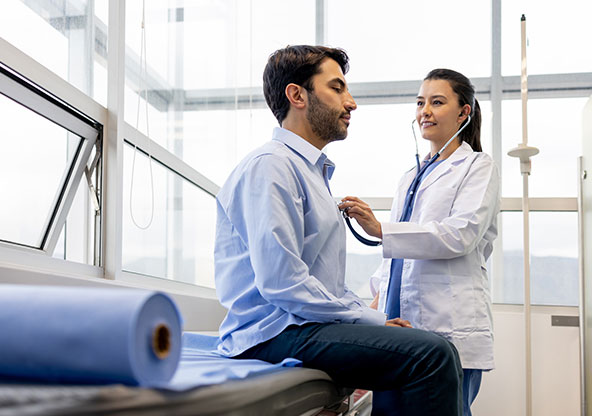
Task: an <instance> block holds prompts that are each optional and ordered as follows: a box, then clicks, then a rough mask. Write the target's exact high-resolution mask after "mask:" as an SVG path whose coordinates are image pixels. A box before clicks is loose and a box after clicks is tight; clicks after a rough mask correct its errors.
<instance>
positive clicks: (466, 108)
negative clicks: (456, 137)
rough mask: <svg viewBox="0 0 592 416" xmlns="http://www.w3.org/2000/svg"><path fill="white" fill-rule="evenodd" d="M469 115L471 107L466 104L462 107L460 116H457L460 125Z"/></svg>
mask: <svg viewBox="0 0 592 416" xmlns="http://www.w3.org/2000/svg"><path fill="white" fill-rule="evenodd" d="M469 114H471V106H470V105H468V104H465V105H463V107H462V110H461V112H460V114H459V115H458V117H459V121H460V122H461V123H462V122H463V121H465V119H466V118H467V117H468V116H469Z"/></svg>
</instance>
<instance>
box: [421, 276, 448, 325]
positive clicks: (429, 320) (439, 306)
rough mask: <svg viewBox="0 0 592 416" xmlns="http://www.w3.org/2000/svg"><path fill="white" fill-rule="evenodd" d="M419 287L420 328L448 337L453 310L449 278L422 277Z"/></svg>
mask: <svg viewBox="0 0 592 416" xmlns="http://www.w3.org/2000/svg"><path fill="white" fill-rule="evenodd" d="M419 286H420V291H419V292H420V302H419V308H420V311H421V314H420V327H421V328H422V329H426V330H428V331H433V332H436V333H438V334H441V335H445V336H446V335H450V334H451V333H452V330H453V326H452V324H453V322H452V311H453V310H454V305H453V296H452V288H451V287H450V277H448V276H443V275H422V276H421V278H420V281H419Z"/></svg>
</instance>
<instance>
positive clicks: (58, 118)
mask: <svg viewBox="0 0 592 416" xmlns="http://www.w3.org/2000/svg"><path fill="white" fill-rule="evenodd" d="M0 93H1V95H0V112H1V114H2V115H3V120H4V121H3V123H1V125H0V147H1V148H2V152H0V193H1V194H2V195H5V196H6V198H5V200H4V202H3V204H1V205H2V206H1V207H0V224H1V227H0V230H2V231H0V240H3V241H5V242H9V243H13V244H16V245H19V246H24V247H29V248H34V249H39V250H43V251H44V252H46V253H48V254H50V255H52V254H53V252H54V249H55V248H56V244H57V242H58V239H59V237H60V233H61V231H62V227H64V224H65V223H66V218H67V215H68V213H69V210H70V208H71V206H72V201H73V199H74V196H75V193H76V190H77V187H78V185H79V183H80V182H81V180H82V178H83V175H84V174H85V169H86V171H87V173H88V180H89V183H91V184H93V179H92V174H93V172H94V168H96V166H97V165H96V163H97V161H98V158H99V157H100V153H99V154H98V155H97V153H96V147H95V145H96V143H97V140H98V139H99V129H100V126H98V125H97V124H96V123H95V122H93V121H92V120H90V119H88V118H86V117H85V116H84V115H82V114H80V113H79V112H77V111H76V110H74V109H72V108H70V107H68V106H67V104H65V103H63V102H61V101H60V100H59V99H57V98H56V97H53V96H50V95H49V94H47V93H45V92H44V91H42V90H41V89H39V88H38V87H37V86H35V85H34V84H32V83H31V82H29V81H28V80H27V79H25V78H23V77H21V76H20V75H19V74H17V73H15V72H14V71H12V70H11V69H10V68H9V67H7V66H4V65H1V66H0ZM93 152H94V153H93ZM93 154H94V155H95V156H97V157H96V158H94V160H95V162H94V166H92V167H91V169H88V168H87V163H88V164H89V165H90V163H91V162H89V161H92V160H93V158H92V156H93ZM96 179H97V178H96V176H95V182H94V185H93V187H94V188H95V189H96V183H97V182H96ZM94 197H95V198H98V197H97V195H96V194H95V195H94ZM98 208H99V207H97V210H98ZM92 261H94V257H93V258H92Z"/></svg>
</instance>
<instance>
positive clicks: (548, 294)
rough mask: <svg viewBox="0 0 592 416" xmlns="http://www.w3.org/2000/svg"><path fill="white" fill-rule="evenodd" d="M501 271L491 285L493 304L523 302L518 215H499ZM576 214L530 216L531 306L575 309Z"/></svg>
mask: <svg viewBox="0 0 592 416" xmlns="http://www.w3.org/2000/svg"><path fill="white" fill-rule="evenodd" d="M499 218H500V220H501V224H502V227H501V232H502V245H503V269H502V271H501V273H496V279H495V280H494V281H493V300H494V302H496V303H513V304H522V303H523V302H524V248H523V216H522V212H503V213H502V214H501V215H500V217H499ZM577 220H578V219H577V213H575V212H531V213H530V217H529V221H530V282H531V283H530V286H531V303H532V304H533V305H563V306H576V305H578V303H579V301H578V298H579V294H578V293H579V292H578V258H577V256H578V246H577V244H578V242H577V230H578V228H577Z"/></svg>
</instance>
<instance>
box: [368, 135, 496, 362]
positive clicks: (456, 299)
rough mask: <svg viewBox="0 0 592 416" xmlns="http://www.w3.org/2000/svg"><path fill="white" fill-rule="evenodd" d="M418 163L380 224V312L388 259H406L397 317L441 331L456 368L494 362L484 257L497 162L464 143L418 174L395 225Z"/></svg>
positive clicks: (376, 284)
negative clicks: (406, 216) (406, 211)
mask: <svg viewBox="0 0 592 416" xmlns="http://www.w3.org/2000/svg"><path fill="white" fill-rule="evenodd" d="M416 170H417V168H414V169H412V170H410V171H409V172H407V173H406V174H405V175H404V176H403V178H402V179H401V181H400V182H399V186H398V189H397V193H396V194H395V197H394V200H393V207H392V209H391V221H390V222H388V223H382V224H381V225H382V246H383V258H384V259H383V261H382V264H381V266H380V267H379V269H378V270H377V271H376V273H375V274H374V276H373V279H372V280H373V284H372V286H373V290H374V291H376V289H378V290H379V291H380V297H379V299H380V301H379V306H378V308H379V310H382V311H384V307H385V303H386V302H385V301H386V293H387V290H388V283H389V276H390V267H391V259H393V258H402V259H405V260H404V263H403V273H402V277H401V317H402V318H403V319H407V320H409V321H410V322H411V324H412V325H413V327H415V328H421V329H425V330H429V331H432V332H435V333H437V334H440V335H442V336H444V337H445V338H446V339H448V340H449V341H451V342H452V343H453V344H454V345H455V346H456V348H457V350H458V352H459V354H460V357H461V362H462V367H463V368H476V369H483V370H488V369H492V368H493V367H494V361H493V331H492V329H493V328H492V326H493V324H492V318H491V295H490V290H489V280H488V277H487V270H486V261H487V258H488V257H489V256H490V254H491V251H492V243H493V240H494V239H495V237H496V236H497V221H496V217H497V214H498V212H499V207H500V186H499V183H500V179H499V173H498V170H497V167H496V166H495V163H494V162H493V160H492V159H491V157H490V156H489V155H487V154H485V153H480V152H473V150H472V149H471V147H470V146H469V145H468V144H467V143H465V142H463V143H462V145H461V146H460V147H459V148H458V149H456V151H455V152H454V153H453V154H452V155H451V156H450V157H448V158H447V159H446V160H444V161H442V163H440V164H439V165H438V166H436V168H434V170H433V171H432V172H431V173H430V174H429V175H428V176H427V177H425V178H424V179H423V181H422V183H421V185H420V187H419V190H418V191H417V199H416V201H415V206H414V208H413V213H412V215H411V218H410V220H409V222H403V223H400V222H398V221H399V218H400V217H401V211H402V209H403V204H404V201H405V195H406V193H407V189H408V188H409V185H410V184H411V181H412V180H413V178H414V177H415V174H416Z"/></svg>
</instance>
